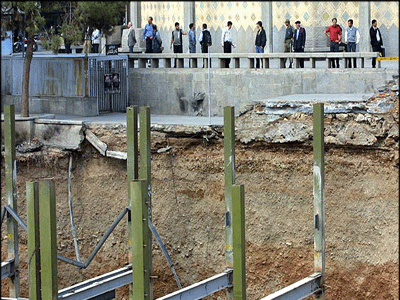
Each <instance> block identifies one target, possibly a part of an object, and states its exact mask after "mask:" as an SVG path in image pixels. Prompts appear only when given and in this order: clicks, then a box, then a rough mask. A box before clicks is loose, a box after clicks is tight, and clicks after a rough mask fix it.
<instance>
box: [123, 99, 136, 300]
mask: <svg viewBox="0 0 400 300" xmlns="http://www.w3.org/2000/svg"><path fill="white" fill-rule="evenodd" d="M126 144H127V160H126V164H127V178H128V199H129V197H130V187H131V185H130V183H131V181H132V180H138V179H139V164H138V156H139V149H138V147H139V146H138V145H139V143H138V107H137V106H136V105H134V106H130V107H127V108H126ZM128 201H129V202H130V200H128ZM128 205H130V203H128ZM131 219H132V217H131V212H130V211H129V212H128V239H129V241H128V250H130V249H131V247H132V239H131ZM130 258H131V256H129V262H132V261H130ZM129 294H130V295H131V298H132V297H133V295H132V285H130V289H129Z"/></svg>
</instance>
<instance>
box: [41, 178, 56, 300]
mask: <svg viewBox="0 0 400 300" xmlns="http://www.w3.org/2000/svg"><path fill="white" fill-rule="evenodd" d="M39 207H40V210H39V219H40V224H39V226H40V268H41V286H42V298H43V299H46V300H47V299H48V300H56V299H58V296H57V295H58V277H57V232H56V230H57V225H56V222H57V219H56V194H55V188H54V181H53V180H51V179H50V180H40V181H39Z"/></svg>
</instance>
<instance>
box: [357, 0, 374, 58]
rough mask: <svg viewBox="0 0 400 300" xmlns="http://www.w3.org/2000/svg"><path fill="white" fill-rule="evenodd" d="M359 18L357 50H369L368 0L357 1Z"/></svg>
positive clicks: (369, 14) (369, 6)
mask: <svg viewBox="0 0 400 300" xmlns="http://www.w3.org/2000/svg"><path fill="white" fill-rule="evenodd" d="M359 3H360V4H359V5H360V6H359V9H360V11H359V16H360V17H359V18H360V24H359V26H358V30H359V31H360V44H359V51H360V52H370V51H371V46H370V38H369V29H370V27H371V4H370V2H369V1H360V2H359Z"/></svg>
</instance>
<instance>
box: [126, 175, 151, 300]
mask: <svg viewBox="0 0 400 300" xmlns="http://www.w3.org/2000/svg"><path fill="white" fill-rule="evenodd" d="M146 193H147V184H146V181H144V180H138V181H132V182H131V184H130V195H129V199H130V201H131V203H130V204H131V216H132V221H131V229H130V231H131V237H130V240H131V242H132V248H131V257H132V259H131V261H132V275H133V279H132V280H133V284H132V292H131V293H129V299H131V300H135V299H137V300H145V299H149V298H148V297H147V296H148V294H146V291H148V290H149V287H147V288H146V287H145V277H146V270H145V267H144V266H145V263H146V262H145V260H146V258H145V257H144V245H145V243H146V242H147V241H146V240H144V232H145V231H146V230H147V219H148V217H147V211H146V210H145V207H146V206H145V203H144V201H145V199H146V198H147V197H146Z"/></svg>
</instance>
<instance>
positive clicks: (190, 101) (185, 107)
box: [176, 89, 205, 116]
mask: <svg viewBox="0 0 400 300" xmlns="http://www.w3.org/2000/svg"><path fill="white" fill-rule="evenodd" d="M176 96H177V100H178V101H179V108H180V110H181V112H183V113H189V114H190V115H195V116H202V115H203V109H204V107H203V103H204V98H205V93H203V92H196V93H194V94H193V96H189V97H186V96H185V93H184V92H183V90H182V89H178V90H176Z"/></svg>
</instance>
